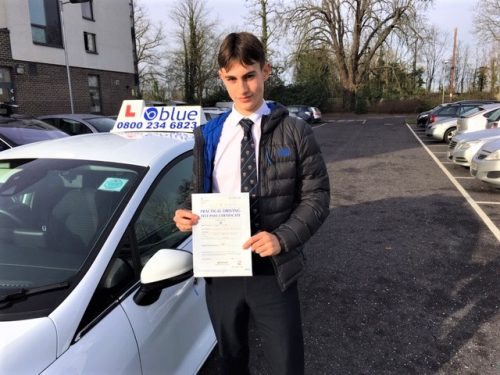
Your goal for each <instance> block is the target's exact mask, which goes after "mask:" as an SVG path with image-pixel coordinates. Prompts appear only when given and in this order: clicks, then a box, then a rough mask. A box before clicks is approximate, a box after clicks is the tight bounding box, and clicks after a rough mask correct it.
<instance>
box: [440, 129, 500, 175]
mask: <svg viewBox="0 0 500 375" xmlns="http://www.w3.org/2000/svg"><path fill="white" fill-rule="evenodd" d="M496 139H500V129H486V130H479V131H475V132H469V133H462V134H457V135H455V136H453V138H452V139H451V142H450V143H449V145H448V153H447V156H448V159H449V160H451V161H452V162H453V163H455V164H457V165H461V166H463V167H469V166H470V163H471V161H472V158H473V157H474V155H475V154H476V153H477V152H478V150H479V149H480V148H481V147H482V146H483V145H484V144H485V143H486V142H491V141H493V140H496Z"/></svg>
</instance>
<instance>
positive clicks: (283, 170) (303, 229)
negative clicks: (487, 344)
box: [174, 32, 330, 375]
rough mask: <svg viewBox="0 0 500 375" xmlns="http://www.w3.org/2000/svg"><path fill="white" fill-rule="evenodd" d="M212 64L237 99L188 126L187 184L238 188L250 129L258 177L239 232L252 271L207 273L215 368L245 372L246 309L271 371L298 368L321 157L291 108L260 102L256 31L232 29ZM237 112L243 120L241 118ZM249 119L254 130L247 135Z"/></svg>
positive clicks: (325, 194)
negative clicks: (191, 137) (307, 249)
mask: <svg viewBox="0 0 500 375" xmlns="http://www.w3.org/2000/svg"><path fill="white" fill-rule="evenodd" d="M218 63H219V68H220V69H219V77H220V79H221V80H222V81H223V83H224V86H225V87H226V90H227V92H228V94H229V96H230V97H231V99H232V100H233V102H234V104H233V108H232V110H231V111H230V112H228V113H226V114H224V115H222V116H220V117H219V118H216V119H214V120H212V121H210V122H208V123H207V124H205V125H204V126H202V127H200V128H198V129H196V131H195V148H194V156H195V157H194V159H195V161H194V168H193V170H194V180H193V193H211V192H213V193H235V192H241V191H243V190H242V186H243V185H244V184H245V181H242V179H244V180H246V178H245V176H244V177H241V174H240V172H241V169H246V165H245V167H242V166H241V164H240V163H242V162H243V161H242V160H240V158H241V153H240V151H241V148H242V147H244V146H243V145H242V139H243V138H244V137H246V138H245V139H247V138H253V141H254V142H253V144H254V145H255V166H256V167H257V171H256V172H257V185H256V186H254V187H250V188H249V189H250V190H249V191H250V197H251V198H250V204H251V207H252V209H251V223H252V236H251V237H250V238H249V239H246V240H244V242H243V241H242V242H243V243H242V248H245V249H248V248H249V247H250V248H251V250H252V268H253V276H251V277H213V278H207V279H206V281H207V283H206V297H207V305H208V311H209V314H210V318H211V321H212V324H213V327H214V331H215V334H216V337H217V341H218V347H219V354H220V357H221V359H222V371H223V373H224V374H233V375H234V374H238V375H240V374H247V373H248V356H249V353H248V320H249V317H250V315H251V316H252V318H253V319H254V321H255V325H256V327H257V330H258V333H259V334H260V336H261V337H262V340H263V349H264V353H265V356H266V357H267V360H268V362H269V365H270V370H271V373H272V374H282V375H291V374H303V373H304V349H303V338H302V326H301V317H300V304H299V297H298V291H297V278H298V277H299V276H300V275H301V274H302V272H303V265H304V256H303V254H302V248H303V246H304V244H305V242H306V241H307V240H308V239H309V238H310V237H311V236H312V235H313V233H314V232H316V230H317V229H318V228H319V227H320V226H321V224H322V223H323V221H324V220H325V219H326V217H327V216H328V213H329V201H330V184H329V179H328V174H327V170H326V166H325V163H324V161H323V158H322V155H321V151H320V149H319V147H318V145H317V143H316V141H315V139H314V135H313V132H312V129H311V127H310V126H309V125H307V124H306V123H305V122H304V121H302V120H301V119H298V118H295V117H290V116H288V111H287V110H286V108H285V107H283V106H281V105H279V104H274V105H268V104H266V102H265V101H264V82H265V81H266V80H267V79H268V78H269V75H270V73H271V67H270V65H269V64H268V63H267V61H266V56H265V52H264V48H263V45H262V43H261V42H260V41H259V40H258V39H257V38H256V37H255V36H254V35H252V34H250V33H246V32H241V33H232V34H229V35H228V36H227V37H226V38H225V39H224V41H223V42H222V45H221V47H220V50H219V55H218ZM242 119H247V120H243V121H242V122H243V123H242V124H240V121H241V120H242ZM248 119H249V120H251V121H248ZM245 121H246V122H245ZM245 124H246V125H245ZM247 127H250V128H251V133H252V134H251V135H249V134H248V133H246V134H245V129H244V128H247ZM247 131H248V130H247ZM250 141H251V139H250ZM252 146H253V145H252ZM245 147H247V146H245ZM252 150H253V149H252ZM252 153H253V151H252ZM249 168H250V167H249ZM250 169H251V168H250ZM198 220H199V217H198V216H197V215H195V214H193V213H192V212H191V211H190V210H188V209H179V210H177V211H176V213H175V216H174V221H175V223H176V225H177V227H178V228H179V229H180V230H181V231H190V230H191V229H192V226H193V225H196V224H197V222H198Z"/></svg>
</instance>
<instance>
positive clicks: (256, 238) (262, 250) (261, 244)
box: [243, 232, 281, 257]
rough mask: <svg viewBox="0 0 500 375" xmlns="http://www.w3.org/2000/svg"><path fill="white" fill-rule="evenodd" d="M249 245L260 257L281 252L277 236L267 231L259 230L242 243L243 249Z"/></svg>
mask: <svg viewBox="0 0 500 375" xmlns="http://www.w3.org/2000/svg"><path fill="white" fill-rule="evenodd" d="M249 247H250V248H251V249H252V251H253V252H255V253H257V254H259V255H260V256H261V257H269V256H273V255H278V254H279V253H280V252H281V246H280V242H279V241H278V237H276V236H275V235H274V234H271V233H269V232H259V233H257V234H255V235H253V236H252V237H250V238H249V239H248V241H247V242H245V243H244V244H243V248H244V249H248V248H249Z"/></svg>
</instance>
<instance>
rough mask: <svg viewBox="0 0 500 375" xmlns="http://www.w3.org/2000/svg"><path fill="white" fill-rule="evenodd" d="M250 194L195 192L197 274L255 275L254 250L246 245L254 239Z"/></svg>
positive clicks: (194, 255)
mask: <svg viewBox="0 0 500 375" xmlns="http://www.w3.org/2000/svg"><path fill="white" fill-rule="evenodd" d="M249 202H250V200H249V195H248V193H236V194H223V193H211V194H193V195H192V209H193V213H195V214H196V215H198V216H199V217H200V220H199V221H198V224H196V225H194V226H193V271H194V276H195V277H217V276H252V252H251V250H250V249H243V247H242V245H243V244H244V243H245V241H246V240H247V239H249V238H250V203H249Z"/></svg>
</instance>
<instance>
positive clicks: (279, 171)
mask: <svg viewBox="0 0 500 375" xmlns="http://www.w3.org/2000/svg"><path fill="white" fill-rule="evenodd" d="M226 117H227V116H223V117H222V118H218V119H216V121H211V122H209V123H207V124H205V125H204V126H202V127H200V128H198V129H196V130H195V149H194V160H195V163H194V180H193V192H194V193H203V192H211V176H212V168H213V159H214V157H215V150H216V148H217V143H218V141H219V138H220V133H221V130H222V125H223V123H224V120H225V118H226ZM261 127H262V134H261V140H260V145H259V147H260V148H259V152H260V154H259V155H260V156H259V196H260V200H259V203H260V224H261V229H262V230H265V231H268V232H271V233H273V234H275V235H276V236H277V237H278V239H279V242H280V245H281V249H282V250H281V253H280V254H278V255H276V256H273V257H272V263H273V266H274V269H275V273H276V276H277V278H278V283H279V285H280V288H281V289H282V290H285V289H286V288H287V287H288V286H289V285H290V284H291V283H293V282H294V281H295V280H296V279H297V278H298V277H299V276H300V275H301V274H302V272H303V270H304V256H303V254H302V248H303V247H304V244H305V243H306V242H307V240H309V238H310V237H311V236H312V235H313V234H314V233H315V232H316V231H317V230H318V228H319V227H320V226H321V224H322V223H323V221H324V220H325V219H326V217H327V216H328V214H329V203H330V183H329V178H328V173H327V170H326V165H325V162H324V160H323V157H322V155H321V150H320V148H319V146H318V144H317V143H316V140H315V138H314V134H313V131H312V129H311V127H310V126H309V125H308V124H307V123H305V122H304V121H303V120H301V119H299V118H296V117H290V116H288V111H287V109H286V108H285V107H283V106H281V105H274V106H273V107H271V113H270V114H269V115H267V116H263V118H262V122H261Z"/></svg>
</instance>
